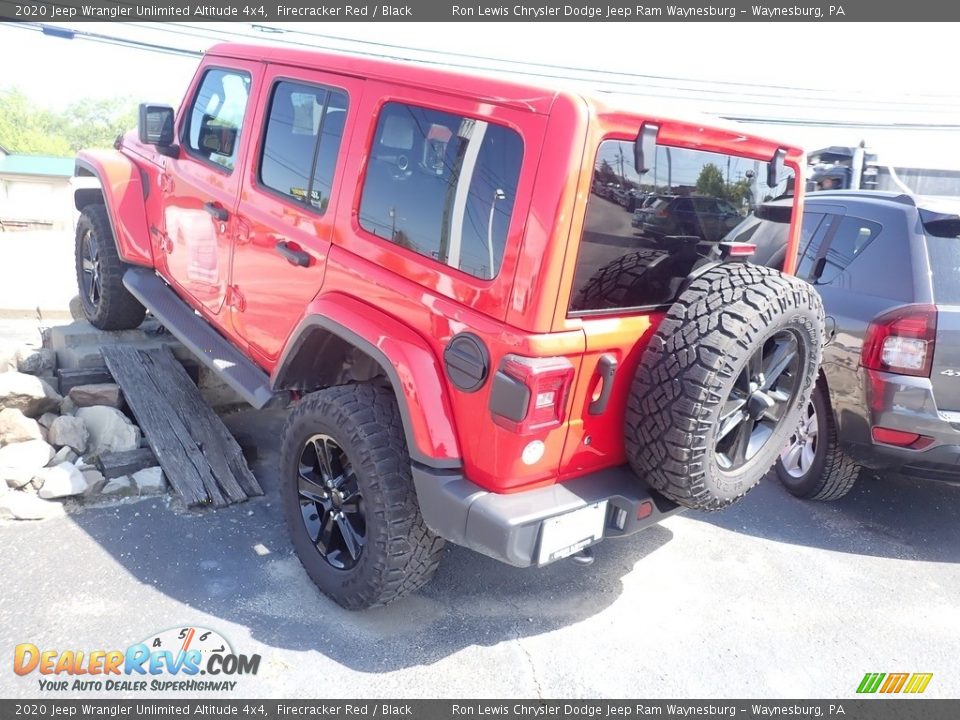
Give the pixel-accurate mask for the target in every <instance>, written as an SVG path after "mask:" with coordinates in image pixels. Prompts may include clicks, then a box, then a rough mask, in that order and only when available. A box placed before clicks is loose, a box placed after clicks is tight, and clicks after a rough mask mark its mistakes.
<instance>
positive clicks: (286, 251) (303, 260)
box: [275, 240, 310, 267]
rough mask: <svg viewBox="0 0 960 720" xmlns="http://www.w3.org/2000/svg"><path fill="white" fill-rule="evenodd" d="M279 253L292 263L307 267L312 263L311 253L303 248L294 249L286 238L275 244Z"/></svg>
mask: <svg viewBox="0 0 960 720" xmlns="http://www.w3.org/2000/svg"><path fill="white" fill-rule="evenodd" d="M275 249H276V251H277V252H278V253H280V254H281V255H283V256H284V257H285V258H286V259H287V262H288V263H290V264H291V265H297V266H299V267H307V266H308V265H309V264H310V253H308V252H304V251H303V250H294V249H293V248H292V247H290V245H289V244H287V241H286V240H281V241H279V242H278V243H277V244H276V245H275Z"/></svg>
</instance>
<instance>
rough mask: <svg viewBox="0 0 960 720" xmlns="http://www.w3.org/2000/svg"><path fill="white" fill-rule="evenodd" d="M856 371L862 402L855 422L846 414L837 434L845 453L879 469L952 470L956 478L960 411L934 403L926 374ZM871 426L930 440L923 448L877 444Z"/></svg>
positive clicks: (944, 472)
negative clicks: (921, 375)
mask: <svg viewBox="0 0 960 720" xmlns="http://www.w3.org/2000/svg"><path fill="white" fill-rule="evenodd" d="M860 372H861V373H862V382H863V386H864V389H865V399H866V402H865V403H864V406H863V411H862V415H861V417H860V418H859V422H854V421H853V418H851V417H849V416H848V417H846V418H844V422H843V423H842V424H841V434H840V438H839V439H840V442H841V444H842V446H843V449H844V450H845V451H846V452H847V454H848V455H850V456H851V457H852V458H853V459H854V460H857V461H858V462H860V463H862V464H863V465H866V466H867V467H871V468H874V469H878V470H882V469H891V470H899V471H901V472H903V473H904V474H908V475H912V476H914V477H921V478H922V477H930V478H934V477H936V478H937V479H941V477H942V476H944V475H947V476H949V475H950V474H951V473H955V474H956V476H957V479H960V413H957V412H945V411H941V410H939V409H938V408H937V403H936V398H935V397H934V392H933V385H932V383H931V382H930V379H929V378H925V377H912V376H908V375H897V374H894V373H886V372H880V371H875V370H870V371H864V370H862V369H861V371H860ZM848 412H849V410H848ZM875 427H883V428H890V429H892V430H902V431H904V432H909V433H917V434H919V435H924V436H927V437H930V438H932V439H933V441H932V442H931V443H930V444H929V445H928V446H927V447H925V448H922V449H911V448H909V447H897V446H896V445H888V444H885V443H877V442H875V441H874V440H873V439H872V437H871V429H872V428H875ZM925 468H929V469H930V470H931V472H929V473H928V472H926V471H925Z"/></svg>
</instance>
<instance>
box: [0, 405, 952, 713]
mask: <svg viewBox="0 0 960 720" xmlns="http://www.w3.org/2000/svg"><path fill="white" fill-rule="evenodd" d="M227 420H228V424H229V425H230V427H231V428H232V429H234V430H235V431H236V432H238V433H239V434H240V435H241V436H244V437H246V438H254V439H255V442H256V446H257V454H258V459H257V460H256V461H255V462H254V464H253V468H254V471H255V472H256V474H257V476H258V477H259V478H260V480H261V482H262V484H263V486H264V488H265V489H266V496H265V497H263V498H258V499H254V500H252V501H250V502H248V503H245V504H242V505H238V506H233V507H230V508H227V509H222V510H216V511H195V512H194V511H190V512H188V511H185V510H183V509H178V508H177V507H176V505H175V503H171V502H170V501H169V500H161V499H156V498H154V499H145V500H139V501H135V502H128V503H126V504H123V505H119V506H111V507H101V508H85V509H82V510H78V511H76V512H73V513H71V514H69V515H68V516H67V517H66V518H62V519H55V520H49V521H44V522H39V523H22V522H20V523H15V522H6V523H0V548H2V550H0V653H2V662H0V667H2V668H4V669H3V670H2V671H0V697H36V696H45V697H67V696H72V695H71V694H70V693H69V692H67V693H56V692H53V693H42V692H41V691H40V690H39V686H38V677H39V676H38V675H37V673H33V674H31V675H27V676H24V677H20V676H17V675H15V674H14V673H13V672H11V670H10V668H11V659H12V655H13V649H14V646H15V645H16V644H18V643H25V642H30V643H33V644H35V645H37V646H38V647H40V648H41V649H45V648H51V649H58V650H60V651H63V650H66V649H78V650H84V651H86V652H89V651H91V650H94V649H113V648H117V649H122V648H126V647H127V646H128V645H130V644H132V643H135V642H138V641H141V640H143V639H144V638H148V637H152V636H153V635H154V634H156V633H157V632H159V631H163V630H167V629H170V628H179V627H186V626H197V627H203V628H209V629H213V630H215V631H217V632H218V633H220V634H221V635H222V636H224V637H225V638H227V639H228V640H229V642H230V643H231V644H232V646H233V648H234V650H235V652H239V653H245V654H252V653H258V654H260V655H261V656H262V659H261V665H260V668H259V671H258V673H257V674H256V675H248V676H244V677H240V678H239V679H238V685H237V687H236V690H235V692H234V693H233V695H234V696H236V697H328V698H350V697H354V698H370V697H374V698H390V697H403V698H418V697H435V696H440V697H486V698H490V697H528V698H529V697H538V696H541V697H547V698H559V697H564V698H565V697H597V696H599V697H632V698H656V697H736V696H748V697H847V698H849V697H852V696H853V695H854V692H855V690H856V687H857V685H858V683H859V682H860V680H861V678H862V677H863V675H864V673H866V672H932V673H933V675H934V676H933V679H932V681H931V683H930V685H929V686H928V688H927V691H926V693H925V694H926V696H928V697H957V696H960V675H958V674H957V649H958V647H960V645H958V638H960V612H958V602H960V601H958V598H960V565H958V562H960V488H957V487H954V486H948V485H941V484H933V483H922V482H914V481H909V480H903V479H888V480H884V481H868V482H863V483H861V484H860V485H859V486H858V487H857V488H856V489H855V490H854V492H853V493H852V494H851V495H849V496H848V497H847V498H845V499H843V500H841V501H839V502H835V503H830V504H824V503H809V502H802V501H799V500H796V499H794V498H792V497H790V496H789V495H787V494H786V493H785V492H784V491H783V490H782V489H781V488H780V487H779V486H778V485H777V484H776V482H775V481H770V480H768V481H764V482H763V483H762V484H761V485H760V487H758V488H757V489H756V490H754V491H753V492H751V493H750V494H749V495H748V496H747V497H746V499H745V500H743V501H742V502H741V503H739V504H738V505H736V506H734V507H732V508H729V509H727V510H725V511H723V512H720V513H715V514H709V515H704V514H694V513H688V514H683V515H679V516H676V517H673V518H670V519H668V520H667V521H666V522H664V523H663V524H662V525H660V526H656V527H654V528H651V529H649V530H647V531H645V532H643V533H641V534H639V535H635V536H633V537H631V538H626V539H621V540H608V541H606V542H604V543H602V544H600V545H599V546H598V547H597V549H596V562H595V563H594V564H593V565H591V566H588V567H583V566H580V565H577V564H575V563H574V562H572V561H569V560H566V561H561V562H559V563H556V564H554V565H551V566H549V567H547V568H543V569H526V570H523V569H516V568H511V567H507V566H505V565H501V564H499V563H497V562H495V561H493V560H490V559H487V558H485V557H482V556H480V555H478V554H476V553H473V552H471V551H468V550H464V549H462V548H457V547H453V546H448V549H447V550H446V554H445V557H444V559H443V562H442V565H441V568H440V572H439V573H438V575H437V577H436V578H435V579H434V581H433V582H432V583H431V584H430V585H428V586H427V587H425V588H424V589H423V590H421V591H420V592H419V593H417V594H415V595H413V596H411V597H408V598H406V599H404V600H401V601H399V602H397V603H395V604H392V605H389V606H387V607H383V608H377V609H373V610H369V611H365V612H359V613H357V612H348V611H345V610H342V609H340V608H339V607H338V606H336V605H335V604H334V603H332V602H331V601H330V600H328V599H327V598H326V597H325V596H323V595H322V594H320V593H319V592H318V591H317V590H316V589H315V587H314V586H313V585H312V584H311V582H310V581H309V579H308V578H307V576H306V574H305V573H304V572H303V570H302V569H301V567H300V564H299V562H298V561H297V559H296V557H295V556H294V555H293V554H292V551H291V549H290V545H289V543H288V540H287V537H286V531H285V528H284V525H283V521H282V517H281V512H280V507H279V499H278V489H277V483H278V477H277V475H276V472H275V468H276V466H277V453H278V435H279V429H280V425H281V423H282V420H283V412H282V411H248V412H244V413H239V414H236V415H233V416H230V417H228V419H227ZM258 545H259V546H262V547H260V548H256V546H258ZM264 548H265V549H266V550H267V551H268V553H267V554H263V553H264ZM258 550H259V552H258ZM71 679H72V678H71ZM149 694H150V693H147V695H149ZM96 695H97V694H96V693H95V694H94V696H96ZM112 696H116V697H134V695H133V694H132V693H125V692H119V693H113V694H112ZM137 697H143V695H137ZM206 697H210V695H209V694H208V695H206Z"/></svg>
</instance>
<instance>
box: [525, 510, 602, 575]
mask: <svg viewBox="0 0 960 720" xmlns="http://www.w3.org/2000/svg"><path fill="white" fill-rule="evenodd" d="M606 517H607V501H606V500H603V501H601V502H596V503H592V504H590V505H587V506H586V507H582V508H580V509H578V510H574V511H573V512H568V513H564V514H563V515H557V516H556V517H552V518H548V519H546V520H544V521H543V524H542V525H541V527H540V551H539V554H538V557H537V563H538V564H539V565H546V564H547V563H552V562H553V561H555V560H560V559H561V558H565V557H569V556H570V555H573V554H574V553H577V552H579V551H580V550H582V549H583V548H585V547H588V546H590V545H593V544H594V543H595V542H597V541H599V540H601V539H603V527H604V525H605V521H606Z"/></svg>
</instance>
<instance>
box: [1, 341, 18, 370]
mask: <svg viewBox="0 0 960 720" xmlns="http://www.w3.org/2000/svg"><path fill="white" fill-rule="evenodd" d="M16 369H17V349H16V348H11V347H0V373H5V372H10V371H12V370H16Z"/></svg>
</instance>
